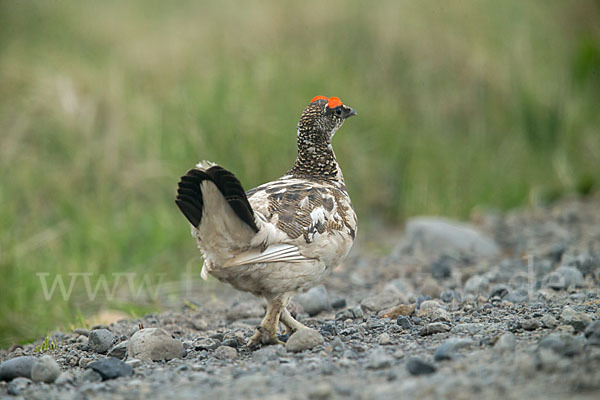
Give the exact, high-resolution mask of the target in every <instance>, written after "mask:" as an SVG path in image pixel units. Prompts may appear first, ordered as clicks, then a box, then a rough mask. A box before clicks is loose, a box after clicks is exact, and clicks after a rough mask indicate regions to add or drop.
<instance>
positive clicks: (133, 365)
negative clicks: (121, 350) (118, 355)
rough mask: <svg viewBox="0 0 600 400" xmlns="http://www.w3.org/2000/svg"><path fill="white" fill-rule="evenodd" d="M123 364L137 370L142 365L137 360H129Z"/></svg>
mask: <svg viewBox="0 0 600 400" xmlns="http://www.w3.org/2000/svg"><path fill="white" fill-rule="evenodd" d="M125 364H127V365H129V366H131V367H132V368H137V367H140V366H142V365H143V364H144V363H143V362H142V360H138V359H137V358H129V359H128V360H127V361H125Z"/></svg>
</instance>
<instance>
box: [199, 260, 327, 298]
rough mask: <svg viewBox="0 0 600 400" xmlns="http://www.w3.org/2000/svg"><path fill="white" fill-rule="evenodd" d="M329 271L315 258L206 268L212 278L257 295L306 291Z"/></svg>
mask: <svg viewBox="0 0 600 400" xmlns="http://www.w3.org/2000/svg"><path fill="white" fill-rule="evenodd" d="M329 273H330V268H328V267H327V266H326V265H325V264H324V263H323V262H320V261H318V260H314V261H308V262H301V263H287V262H275V263H260V264H249V265H240V266H235V267H226V268H216V269H214V270H212V271H210V274H211V275H213V276H214V277H215V278H217V279H219V280H221V281H224V282H227V283H229V284H231V285H232V286H233V287H235V288H236V289H238V290H242V291H246V292H251V293H253V294H255V295H257V296H264V295H275V294H279V293H286V292H298V291H304V290H308V289H310V288H311V287H313V286H315V285H317V284H319V283H320V282H321V281H323V279H325V277H326V276H327V275H329Z"/></svg>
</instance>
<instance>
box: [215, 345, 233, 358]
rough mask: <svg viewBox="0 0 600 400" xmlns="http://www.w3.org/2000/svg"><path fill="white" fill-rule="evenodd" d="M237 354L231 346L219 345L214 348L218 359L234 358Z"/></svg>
mask: <svg viewBox="0 0 600 400" xmlns="http://www.w3.org/2000/svg"><path fill="white" fill-rule="evenodd" d="M237 356H238V354H237V350H236V349H234V348H233V347H229V346H219V347H217V349H216V350H215V357H217V358H218V359H220V360H235V359H236V358H237Z"/></svg>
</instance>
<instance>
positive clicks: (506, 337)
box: [494, 332, 517, 353]
mask: <svg viewBox="0 0 600 400" xmlns="http://www.w3.org/2000/svg"><path fill="white" fill-rule="evenodd" d="M516 346H517V338H516V337H515V335H514V334H513V333H511V332H505V333H503V334H502V336H500V337H499V338H498V341H497V342H496V344H495V345H494V350H495V351H497V352H499V353H511V352H513V351H515V347H516Z"/></svg>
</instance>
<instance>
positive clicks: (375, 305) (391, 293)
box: [360, 289, 402, 311]
mask: <svg viewBox="0 0 600 400" xmlns="http://www.w3.org/2000/svg"><path fill="white" fill-rule="evenodd" d="M401 300H402V299H401V297H400V293H399V292H398V291H397V290H395V289H385V290H383V291H382V292H380V293H378V294H376V295H372V296H368V297H365V298H364V299H362V301H361V302H360V305H361V306H362V308H363V309H365V310H367V311H381V310H385V309H387V308H391V307H394V306H396V305H397V304H398V303H401V302H402V301H401Z"/></svg>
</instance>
